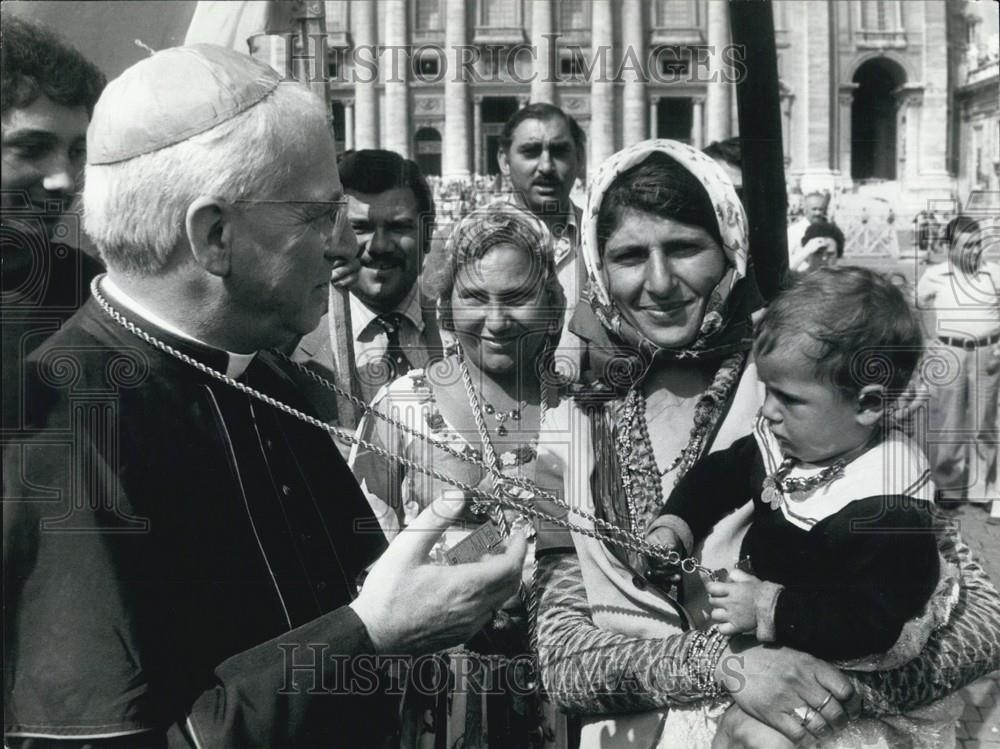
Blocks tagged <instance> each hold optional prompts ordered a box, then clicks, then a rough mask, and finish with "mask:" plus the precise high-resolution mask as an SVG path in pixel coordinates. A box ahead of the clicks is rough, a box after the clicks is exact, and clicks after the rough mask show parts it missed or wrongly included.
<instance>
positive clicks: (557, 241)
mask: <svg viewBox="0 0 1000 749" xmlns="http://www.w3.org/2000/svg"><path fill="white" fill-rule="evenodd" d="M585 142H586V135H585V134H584V132H583V130H582V129H581V128H580V126H579V125H578V124H577V122H576V120H574V119H573V118H572V117H571V116H570V115H568V114H566V113H565V112H564V111H563V110H561V109H560V108H559V107H557V106H554V105H552V104H546V103H544V102H536V103H534V104H529V105H528V106H526V107H522V108H521V109H519V110H517V111H516V112H515V113H514V114H513V115H511V117H510V119H508V120H507V122H506V124H505V125H504V128H503V132H502V133H501V134H500V148H499V151H498V152H497V159H498V161H499V163H500V171H501V172H502V173H503V174H504V175H505V176H506V177H508V178H509V179H510V183H511V186H512V187H513V188H514V193H513V195H512V196H511V199H512V201H513V202H514V203H515V204H517V205H520V206H521V207H522V208H525V209H527V210H528V211H530V212H531V213H533V214H535V216H537V217H538V218H539V219H541V220H542V222H543V223H544V224H545V226H546V227H548V229H549V231H550V232H551V233H552V240H553V242H552V243H553V250H554V252H555V261H556V270H557V272H558V274H559V283H560V284H562V287H563V292H564V293H565V294H566V320H567V321H569V318H570V316H572V314H573V309H574V307H575V306H576V303H577V302H578V301H579V298H580V293H581V292H582V291H583V284H584V281H585V280H586V274H585V271H584V269H583V263H582V262H578V261H577V257H578V255H579V249H580V223H581V221H582V212H581V210H580V208H578V207H577V206H576V205H574V204H573V202H572V201H571V200H570V197H569V194H570V191H571V190H572V189H573V185H574V184H575V183H576V178H577V176H578V174H579V173H580V172H581V171H582V167H583V163H584V156H585V153H584V147H585Z"/></svg>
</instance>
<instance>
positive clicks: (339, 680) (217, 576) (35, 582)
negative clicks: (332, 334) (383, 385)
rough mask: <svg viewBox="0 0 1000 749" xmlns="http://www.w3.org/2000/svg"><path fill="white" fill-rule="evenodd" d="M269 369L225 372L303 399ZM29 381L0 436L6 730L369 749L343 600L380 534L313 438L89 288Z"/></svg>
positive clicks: (363, 646)
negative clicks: (152, 340)
mask: <svg viewBox="0 0 1000 749" xmlns="http://www.w3.org/2000/svg"><path fill="white" fill-rule="evenodd" d="M122 312H123V314H126V316H128V317H129V318H130V319H132V320H133V321H134V322H136V323H137V324H138V325H139V326H140V327H142V328H144V329H146V330H147V331H148V332H150V333H153V334H154V335H156V336H157V337H158V338H160V339H161V340H164V341H165V342H167V343H169V344H170V345H171V346H174V347H175V348H177V349H179V350H181V351H184V352H185V353H187V354H189V355H190V356H193V357H195V358H196V359H198V360H200V361H202V362H204V363H205V364H208V365H209V366H211V367H213V368H216V369H219V370H222V371H225V369H226V367H227V362H228V355H227V354H226V353H225V352H221V351H218V350H214V349H210V348H207V347H205V346H201V345H199V344H197V343H194V342H192V341H189V340H184V339H181V338H179V337H177V336H173V335H170V334H168V333H167V332H165V331H163V330H159V329H156V328H154V327H153V326H152V325H151V324H150V323H148V322H145V321H143V320H141V319H139V318H137V317H135V316H134V315H130V314H129V313H126V312H124V310H122ZM286 366H287V365H285V364H284V363H282V362H280V361H279V360H278V359H277V358H275V357H272V356H270V355H269V354H264V353H261V354H258V355H257V356H256V357H255V358H254V359H253V361H252V363H251V364H250V366H249V368H248V369H247V370H246V372H245V373H244V374H243V375H241V376H240V381H242V382H245V383H246V384H248V385H250V386H252V387H254V388H257V389H259V390H261V391H263V392H265V393H267V394H269V395H272V396H273V397H275V398H277V399H278V400H280V401H282V402H284V403H287V404H289V405H292V406H294V407H296V408H299V409H301V410H304V411H307V412H308V410H309V407H308V406H307V405H306V403H305V402H304V400H303V399H302V397H301V395H300V394H299V392H298V390H297V388H296V386H295V384H294V381H293V379H292V376H291V374H290V373H289V372H288V371H286ZM26 378H27V379H26V383H25V388H26V389H25V396H26V397H25V400H24V402H25V403H26V404H27V408H28V413H27V421H26V427H25V429H23V430H22V431H20V432H19V433H18V434H17V435H15V436H14V437H11V438H8V439H7V440H6V442H7V444H6V445H5V451H4V464H5V465H4V529H3V531H4V596H5V614H4V627H5V633H4V640H5V653H4V679H5V697H6V699H5V705H6V707H5V720H4V723H5V730H6V734H7V742H8V743H9V744H10V745H11V746H34V745H45V744H47V743H48V742H49V741H52V740H59V739H63V740H75V741H78V742H83V743H85V744H86V743H92V742H93V743H98V744H100V745H101V746H105V745H113V746H119V745H136V746H157V745H162V746H175V745H176V746H202V747H213V748H214V747H221V746H239V747H244V746H269V747H277V746H282V747H284V746H325V747H330V746H364V747H368V746H372V747H375V746H379V745H380V744H381V741H382V737H383V733H384V732H385V731H386V730H387V729H388V730H391V726H392V725H393V721H392V718H393V715H394V711H395V701H394V700H393V699H391V698H390V696H389V695H386V694H385V693H384V684H383V683H382V682H380V681H379V680H378V676H377V675H376V674H375V671H374V667H373V666H372V664H371V661H370V660H365V658H364V657H365V656H366V654H367V655H370V654H372V653H373V652H374V648H373V645H372V643H371V641H370V640H369V638H368V635H367V633H366V631H365V628H364V626H363V624H362V623H361V620H360V619H359V618H358V617H357V615H356V614H354V612H353V611H352V610H351V609H350V608H348V607H347V605H346V604H348V603H349V602H350V601H351V599H352V598H353V596H354V595H355V592H356V579H357V576H358V574H359V573H360V572H361V571H362V570H363V569H364V568H365V567H366V566H367V565H369V564H370V563H371V562H372V561H374V560H375V559H376V558H377V556H378V555H379V554H380V553H381V552H382V551H383V549H384V548H385V540H384V537H383V536H382V534H381V532H380V531H379V528H378V523H377V522H376V520H375V519H374V517H373V516H372V513H371V511H370V509H369V507H368V504H367V502H366V500H365V498H364V496H363V495H362V493H361V491H360V489H359V488H358V485H357V483H356V482H355V481H354V478H353V477H352V475H351V473H350V472H349V470H348V468H347V466H346V464H345V463H344V461H343V459H342V458H341V456H340V454H339V453H338V451H337V449H336V447H335V446H334V444H333V442H332V440H331V439H330V437H329V436H328V435H327V434H325V433H324V432H323V431H322V430H319V429H317V428H316V427H313V426H309V425H308V424H305V423H303V422H301V421H299V420H297V419H295V418H293V417H291V416H289V415H287V414H284V413H282V412H280V411H278V410H277V409H275V408H272V407H271V406H268V405H266V404H264V403H261V402H259V401H257V400H254V399H252V398H251V397H249V396H247V395H245V394H243V393H240V392H238V391H237V390H235V389H233V388H232V387H231V386H229V385H227V384H225V383H221V382H218V381H217V380H214V379H212V378H211V377H209V376H208V375H205V374H203V373H201V372H199V371H197V370H196V369H195V368H193V367H191V366H190V365H189V364H186V363H183V362H181V361H178V360H177V359H175V358H173V357H171V356H169V355H167V354H164V353H162V352H160V351H158V350H157V349H155V348H154V347H152V346H150V345H149V344H147V343H144V342H143V341H141V340H140V339H138V338H137V337H135V336H134V335H132V334H131V333H129V332H128V331H126V330H125V329H123V328H122V327H120V326H119V325H118V324H117V323H116V322H114V321H112V320H111V319H110V318H109V317H107V316H106V314H105V313H104V312H103V311H102V310H101V308H100V307H99V306H98V305H97V303H96V301H95V300H93V299H91V300H90V301H89V302H87V304H86V305H85V306H84V307H83V308H82V309H81V310H80V311H79V312H78V313H77V314H76V315H75V316H74V317H73V318H71V319H70V320H69V321H68V322H67V323H66V324H65V326H64V327H63V329H62V330H60V331H59V332H58V333H57V334H56V335H54V336H52V337H51V338H50V339H49V340H48V341H47V342H46V343H45V344H44V345H43V346H41V347H40V348H39V349H38V350H37V351H36V352H35V353H34V354H33V355H32V356H31V357H30V359H29V364H28V367H27V370H26ZM346 656H362V657H361V658H358V657H355V658H353V659H352V660H348V659H347V658H346ZM313 662H315V663H316V664H317V665H316V668H314V669H312V670H310V669H308V668H298V670H296V669H295V668H293V667H292V666H293V664H294V665H295V666H299V667H301V666H302V665H303V664H310V663H313ZM359 664H361V665H359ZM73 745H74V746H76V745H78V744H73Z"/></svg>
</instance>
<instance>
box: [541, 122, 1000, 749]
mask: <svg viewBox="0 0 1000 749" xmlns="http://www.w3.org/2000/svg"><path fill="white" fill-rule="evenodd" d="M582 234H583V253H584V258H585V261H586V263H587V269H588V275H589V283H590V289H589V297H590V304H589V306H587V305H584V304H581V305H580V306H579V307H578V308H577V310H576V313H575V314H574V317H573V319H572V322H571V324H570V328H569V331H570V335H572V336H574V337H575V342H576V344H577V350H578V352H579V358H578V360H577V361H576V362H574V364H575V366H576V367H577V376H578V379H579V381H580V382H581V383H583V385H581V386H580V387H578V388H577V389H576V392H575V394H574V395H573V396H572V397H570V398H567V399H566V400H564V402H563V403H562V404H561V406H560V408H559V409H556V410H553V411H552V412H550V414H549V418H548V420H547V422H546V425H545V429H544V434H545V441H544V442H543V443H542V444H540V447H539V456H538V462H539V468H538V481H539V483H540V484H541V485H543V486H544V487H545V488H547V489H550V490H552V491H553V492H554V493H556V494H557V495H558V496H561V497H562V498H565V500H564V501H568V502H569V504H570V505H571V507H572V508H573V509H572V511H570V512H569V513H568V514H567V515H566V516H565V520H568V521H569V522H570V523H572V524H573V525H574V526H576V530H574V531H573V532H572V533H569V532H567V531H566V529H565V528H558V527H552V528H544V529H543V530H542V531H540V533H539V538H538V540H537V543H536V557H537V560H538V578H537V585H538V595H539V613H538V624H537V633H538V651H539V664H540V668H541V672H542V678H543V682H544V685H545V687H546V689H547V691H548V693H549V695H550V696H551V697H552V698H553V699H554V701H555V702H556V703H557V704H559V705H560V706H561V707H562V708H563V709H566V710H568V711H570V712H573V713H577V714H580V715H583V716H584V718H583V724H584V725H583V730H582V746H584V747H594V746H616V745H619V742H621V745H626V742H634V743H627V745H628V746H650V747H652V746H657V745H658V744H659V742H660V741H661V739H662V740H663V742H664V743H663V744H662V745H663V746H667V745H670V744H669V740H670V738H671V736H670V733H671V731H674V730H676V729H677V724H676V723H675V722H674V721H675V720H676V716H671V715H670V713H671V711H675V712H677V713H681V712H683V708H682V706H683V705H685V704H691V703H702V704H704V703H705V702H706V701H710V700H715V701H717V705H718V712H717V715H716V717H717V716H718V715H721V712H722V711H723V710H727V712H726V713H725V716H724V717H722V718H721V728H720V729H719V734H720V735H719V736H718V737H716V740H717V741H719V742H720V743H719V745H721V746H725V745H726V744H724V743H722V742H723V741H724V740H725V739H733V740H734V741H735V740H736V739H737V738H738V739H739V740H740V741H742V742H743V744H741V745H747V746H766V747H773V746H780V745H782V744H781V742H784V741H786V739H785V738H783V737H782V734H783V735H784V737H787V738H788V739H791V740H792V741H795V742H797V741H800V740H803V739H806V738H808V737H810V736H812V737H815V738H817V739H819V738H823V737H824V736H826V735H828V734H829V733H830V732H831V730H833V729H840V728H843V726H844V724H845V723H846V721H847V718H848V716H850V717H855V716H857V714H858V711H859V708H862V707H863V709H864V710H865V711H866V712H869V713H872V714H879V713H892V712H901V711H903V710H911V709H914V708H917V707H920V706H922V705H926V704H928V703H930V702H932V701H934V700H936V699H938V698H940V697H942V696H944V695H947V694H950V693H951V692H953V691H954V690H955V689H956V688H958V687H960V686H961V685H963V684H965V683H968V682H969V681H971V680H973V679H975V678H977V677H978V676H980V675H982V674H984V673H988V672H989V671H990V670H991V669H994V668H996V667H997V665H998V661H1000V597H998V595H997V593H996V591H995V590H994V589H993V587H992V586H991V585H990V583H989V581H988V580H987V579H986V577H985V574H984V573H983V571H982V569H981V568H980V567H979V566H978V565H977V564H976V563H975V562H974V561H973V560H972V559H971V556H970V555H969V551H968V549H967V547H965V546H964V545H963V544H962V543H961V541H960V540H959V539H958V538H957V535H956V534H955V533H954V531H953V530H948V531H944V532H943V533H942V536H941V541H940V547H941V550H942V553H943V554H944V556H945V558H946V559H949V560H950V561H953V562H956V563H957V564H958V565H959V566H960V567H961V568H962V572H963V580H962V589H961V593H960V596H961V598H960V602H959V605H958V606H957V608H956V611H955V616H954V617H953V619H952V621H951V622H950V623H949V624H948V625H947V626H946V627H945V628H943V629H941V630H938V631H937V632H935V633H934V634H933V635H932V636H931V640H930V641H929V642H928V644H927V646H926V647H925V648H924V650H923V651H922V653H921V655H920V656H919V657H918V658H916V659H914V660H912V661H910V662H909V663H907V664H905V665H903V666H901V667H899V668H897V669H895V670H893V671H890V672H881V673H879V672H875V673H870V674H851V676H850V678H848V676H847V675H845V674H844V673H842V672H841V671H839V670H838V669H836V668H834V667H833V666H831V665H830V664H827V663H825V662H823V661H821V660H819V659H817V658H813V657H812V656H809V655H807V654H805V653H801V652H798V651H795V650H791V649H789V648H776V647H767V648H764V647H763V646H760V645H757V644H756V643H755V642H754V641H753V640H752V639H751V640H749V641H747V640H746V639H745V638H732V639H730V638H728V637H725V636H723V635H721V634H720V633H719V632H718V630H716V629H712V628H708V629H706V628H705V625H706V623H707V619H708V610H707V598H706V595H705V591H704V583H705V581H706V579H707V573H709V572H711V571H713V570H719V569H725V568H728V569H733V568H735V567H736V563H737V559H736V555H737V553H738V549H739V544H740V540H741V538H742V535H743V533H744V532H745V530H746V527H747V525H748V522H749V517H750V511H751V506H750V504H748V505H746V506H744V507H743V508H741V509H740V510H737V511H736V512H735V513H733V514H732V515H730V516H729V517H727V518H725V519H724V520H722V521H721V522H720V523H719V524H717V525H716V527H715V529H714V530H713V532H712V533H711V534H710V535H709V537H708V538H707V539H706V540H705V542H704V543H703V545H702V546H701V547H700V548H698V549H696V557H697V563H698V565H699V567H698V568H695V566H694V560H690V561H689V563H688V564H687V565H686V570H685V574H684V575H683V579H682V581H681V583H680V585H679V591H678V595H675V596H670V595H667V594H666V593H665V592H663V591H660V590H658V589H657V588H656V587H655V586H653V585H652V584H651V583H650V582H649V580H648V578H647V574H646V573H647V572H648V569H649V566H648V565H649V559H648V557H647V556H645V555H644V554H642V553H639V550H638V549H636V548H635V547H634V543H632V542H634V541H635V540H637V539H641V538H642V536H643V535H644V533H645V530H646V528H647V526H648V524H649V523H650V522H651V521H652V520H653V519H654V518H655V517H656V516H657V514H658V512H659V510H660V508H661V507H662V505H663V501H664V498H665V496H668V495H669V493H670V491H671V489H672V488H673V486H674V485H675V483H676V482H677V481H678V480H679V479H680V477H682V476H683V475H684V474H685V473H686V472H687V471H688V469H690V467H691V466H692V465H693V464H694V463H695V462H696V461H698V460H699V459H700V458H701V457H702V456H703V455H705V454H707V453H709V452H713V451H716V450H721V449H724V448H726V447H728V446H729V445H730V444H732V442H733V441H734V440H735V439H737V438H738V437H740V436H741V435H744V434H746V433H748V432H749V430H750V428H751V426H752V424H753V420H754V417H755V415H756V413H757V411H758V409H759V407H760V405H761V403H762V402H763V391H762V388H761V387H760V385H759V383H758V381H757V378H756V372H755V368H754V365H753V363H752V362H751V361H749V350H750V346H751V340H752V339H751V324H750V319H749V309H748V308H747V305H746V303H745V301H744V300H745V298H746V297H745V296H744V289H743V284H742V283H741V281H742V279H743V277H744V274H745V269H746V256H747V232H746V218H745V215H744V213H743V208H742V206H741V204H740V201H739V200H738V198H737V196H736V194H735V191H734V190H733V187H732V184H731V183H730V182H729V179H728V178H727V177H726V175H725V174H724V173H723V172H722V170H721V169H720V168H719V167H718V166H717V165H716V164H715V163H714V162H713V161H712V160H711V159H710V158H708V157H706V156H704V155H703V154H701V153H699V152H697V151H695V150H694V149H692V148H689V147H687V146H685V145H683V144H680V143H677V142H674V141H664V140H656V141H646V142H643V143H639V144H636V145H634V146H632V147H630V148H627V149H625V150H623V151H620V152H619V153H617V154H615V155H614V156H613V157H611V158H610V159H609V160H608V161H606V162H605V163H604V164H602V166H601V167H600V169H599V170H598V173H597V175H596V176H595V178H594V181H593V182H592V184H591V189H590V195H589V199H588V205H587V208H586V210H585V212H584V218H583V230H582ZM562 364H563V368H564V369H565V364H566V362H563V363H562ZM595 530H596V531H597V532H598V535H600V536H602V538H600V539H599V538H594V537H593V533H594V531H595ZM623 542H624V543H623ZM630 543H632V548H629V544H630ZM678 601H681V602H683V607H682V606H681V605H680V604H679V603H678ZM699 627H701V628H699ZM970 646H971V647H970ZM962 648H965V650H964V651H963V650H962ZM734 656H736V657H737V658H738V660H737V658H734ZM730 700H732V702H733V703H735V706H734V707H731V708H729V707H728V706H729V704H730ZM699 714H701V715H706V714H710V711H702V712H701V713H699ZM716 725H718V724H716V723H715V722H712V723H711V724H706V725H705V727H704V728H705V730H706V731H711V732H715V730H716ZM690 729H691V726H690V725H688V726H686V727H684V729H683V730H686V731H687V730H690ZM787 745H790V744H787Z"/></svg>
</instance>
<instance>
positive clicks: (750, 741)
mask: <svg viewBox="0 0 1000 749" xmlns="http://www.w3.org/2000/svg"><path fill="white" fill-rule="evenodd" d="M794 746H795V744H793V743H792V742H791V741H789V740H788V739H786V738H785V737H784V736H782V735H781V734H780V733H778V732H777V731H775V730H774V729H773V728H771V727H770V726H767V725H765V724H763V723H761V722H760V721H759V720H757V719H755V718H751V717H750V716H749V715H747V714H746V713H745V712H743V710H741V709H740V706H739V705H733V706H732V707H731V708H729V709H728V710H726V714H725V715H723V716H722V720H721V721H720V722H719V729H718V730H717V731H716V732H715V738H714V739H712V749H792V748H793V747H794Z"/></svg>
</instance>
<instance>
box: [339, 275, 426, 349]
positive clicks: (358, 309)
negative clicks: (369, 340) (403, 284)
mask: <svg viewBox="0 0 1000 749" xmlns="http://www.w3.org/2000/svg"><path fill="white" fill-rule="evenodd" d="M418 291H419V289H418V284H416V283H414V284H413V288H411V289H410V291H409V293H408V294H407V295H406V296H405V297H404V298H403V301H401V302H400V303H399V304H397V305H396V308H395V309H394V310H392V311H393V312H398V313H399V314H400V315H402V316H403V317H405V318H406V319H407V320H409V321H410V322H411V323H413V327H415V328H416V329H417V331H419V332H421V333H422V332H423V330H424V313H423V310H422V309H421V308H420V294H419V293H418ZM380 314H382V313H380V312H376V311H375V310H373V309H372V308H371V307H369V306H368V305H367V304H365V303H364V302H362V301H361V300H360V299H358V298H357V297H356V296H355V295H354V294H351V327H353V328H354V340H356V341H357V340H360V338H361V335H362V334H363V333H364V331H365V330H366V329H367V328H368V326H369V325H370V324H371V322H372V320H374V319H375V318H376V317H378V316H379V315H380Z"/></svg>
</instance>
